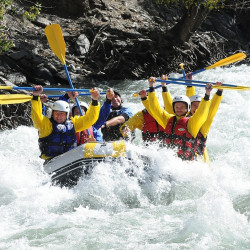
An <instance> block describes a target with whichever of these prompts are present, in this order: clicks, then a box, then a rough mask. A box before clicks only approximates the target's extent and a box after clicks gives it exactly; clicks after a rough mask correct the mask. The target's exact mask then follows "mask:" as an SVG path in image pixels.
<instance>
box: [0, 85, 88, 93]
mask: <svg viewBox="0 0 250 250" xmlns="http://www.w3.org/2000/svg"><path fill="white" fill-rule="evenodd" d="M1 89H4V90H12V89H14V90H30V91H33V90H36V89H35V88H33V87H14V86H0V90H1ZM43 90H44V91H66V92H70V91H77V92H91V90H90V89H73V90H72V89H68V88H43Z"/></svg>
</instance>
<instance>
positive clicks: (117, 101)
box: [111, 95, 122, 108]
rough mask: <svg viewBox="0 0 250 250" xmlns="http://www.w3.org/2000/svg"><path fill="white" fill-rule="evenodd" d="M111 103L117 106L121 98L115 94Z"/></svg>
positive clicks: (119, 104)
mask: <svg viewBox="0 0 250 250" xmlns="http://www.w3.org/2000/svg"><path fill="white" fill-rule="evenodd" d="M111 103H112V107H114V108H118V107H119V106H121V104H122V98H121V97H120V96H119V95H115V96H114V98H113V99H112V101H111Z"/></svg>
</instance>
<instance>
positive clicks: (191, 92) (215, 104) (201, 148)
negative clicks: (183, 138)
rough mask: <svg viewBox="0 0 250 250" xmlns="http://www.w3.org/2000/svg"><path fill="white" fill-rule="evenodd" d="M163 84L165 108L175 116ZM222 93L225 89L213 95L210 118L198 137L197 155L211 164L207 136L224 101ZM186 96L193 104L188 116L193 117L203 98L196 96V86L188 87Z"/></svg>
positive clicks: (218, 83) (164, 76)
mask: <svg viewBox="0 0 250 250" xmlns="http://www.w3.org/2000/svg"><path fill="white" fill-rule="evenodd" d="M186 77H187V78H188V79H191V80H192V78H191V77H189V74H187V75H186ZM162 79H163V80H166V79H167V76H166V75H163V76H162ZM161 84H162V88H164V87H165V88H166V90H165V92H164V91H163V92H162V97H163V100H164V108H165V109H166V110H167V111H168V112H169V113H170V114H173V109H172V97H171V95H170V93H169V92H168V90H167V87H166V83H163V82H162V83H161ZM215 85H216V86H221V85H222V83H221V82H216V84H215ZM222 92H223V89H218V90H217V92H216V93H215V94H214V95H213V98H212V99H211V104H210V108H209V113H208V117H207V120H206V121H205V123H204V124H203V125H202V127H201V129H200V131H199V133H198V135H197V142H196V143H197V146H196V149H197V152H196V153H197V154H198V155H201V156H203V160H204V162H209V156H208V152H207V149H206V140H207V135H208V132H209V130H210V127H211V125H212V123H213V119H214V117H215V115H216V113H217V110H218V108H219V105H220V103H221V100H222ZM186 95H187V96H188V97H189V99H190V102H191V109H190V113H189V115H188V116H192V115H193V114H194V113H195V111H196V110H197V108H198V107H199V104H200V102H201V99H202V97H201V96H200V95H196V94H195V87H194V86H187V87H186Z"/></svg>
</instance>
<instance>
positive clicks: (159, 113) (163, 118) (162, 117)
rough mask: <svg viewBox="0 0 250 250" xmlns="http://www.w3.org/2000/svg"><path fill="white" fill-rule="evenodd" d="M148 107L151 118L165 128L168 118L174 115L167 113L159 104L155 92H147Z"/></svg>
mask: <svg viewBox="0 0 250 250" xmlns="http://www.w3.org/2000/svg"><path fill="white" fill-rule="evenodd" d="M148 100H149V109H150V111H151V113H152V114H151V115H152V116H153V118H154V119H155V120H156V121H157V122H158V123H159V124H160V125H161V126H162V127H163V128H166V126H167V123H168V121H169V119H170V118H171V117H172V116H174V115H171V114H169V113H168V112H167V111H166V110H165V109H163V108H162V107H161V106H160V103H159V101H158V99H157V97H156V93H155V92H149V93H148Z"/></svg>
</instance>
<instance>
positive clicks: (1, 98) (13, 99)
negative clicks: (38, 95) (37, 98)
mask: <svg viewBox="0 0 250 250" xmlns="http://www.w3.org/2000/svg"><path fill="white" fill-rule="evenodd" d="M32 98H33V96H30V95H24V94H10V95H0V104H15V103H24V102H28V101H30V100H32Z"/></svg>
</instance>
